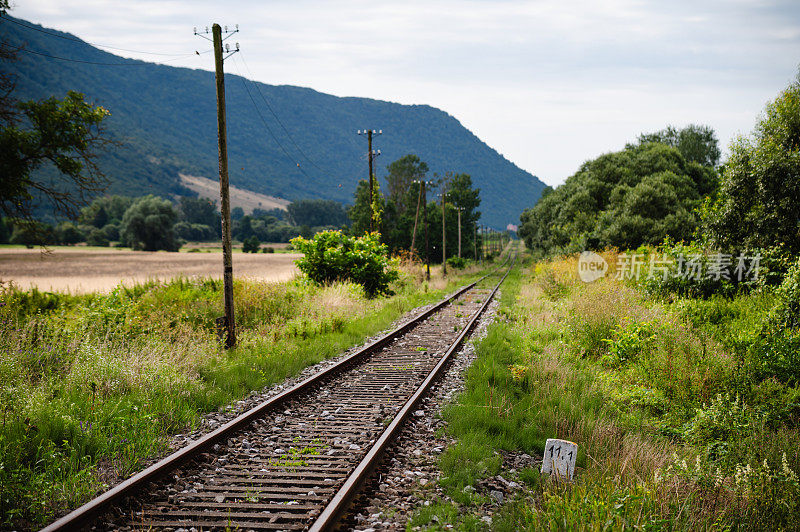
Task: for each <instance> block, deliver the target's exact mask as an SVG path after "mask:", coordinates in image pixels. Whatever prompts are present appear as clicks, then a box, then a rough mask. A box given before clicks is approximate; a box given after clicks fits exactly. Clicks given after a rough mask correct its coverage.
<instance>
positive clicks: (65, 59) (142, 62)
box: [19, 48, 211, 66]
mask: <svg viewBox="0 0 800 532" xmlns="http://www.w3.org/2000/svg"><path fill="white" fill-rule="evenodd" d="M19 51H20V52H25V53H29V54H36V55H41V56H43V57H49V58H50V59H58V60H60V61H69V62H71V63H83V64H85V65H100V66H152V65H154V64H156V63H147V62H145V61H138V60H136V59H132V60H131V61H136V62H134V63H102V62H98V61H85V60H83V59H70V58H69V57H59V56H57V55H50V54H46V53H44V52H37V51H34V50H29V49H27V48H21V49H20V50H19ZM210 51H211V50H206V51H205V52H195V54H188V55H200V54H207V53H208V52H210ZM177 59H180V58H175V59H170V60H169V61H175V60H177ZM165 62H166V61H165Z"/></svg>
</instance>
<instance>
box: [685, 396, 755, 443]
mask: <svg viewBox="0 0 800 532" xmlns="http://www.w3.org/2000/svg"><path fill="white" fill-rule="evenodd" d="M755 417H756V415H755V413H754V412H753V411H752V409H751V408H749V407H748V406H747V405H746V404H744V401H743V400H742V399H741V398H740V397H739V396H736V397H731V396H730V394H729V393H726V394H725V395H722V394H717V395H716V397H714V398H713V399H712V400H711V403H710V404H707V405H705V404H704V405H703V406H702V407H701V408H699V409H698V410H697V413H696V414H695V416H694V418H693V419H692V420H691V422H690V423H689V424H688V426H687V428H686V430H685V435H686V439H687V440H688V441H689V442H690V443H692V444H694V445H696V446H698V447H701V448H705V452H706V455H707V456H709V457H711V458H713V459H717V458H721V457H724V456H725V455H726V454H727V452H728V446H729V445H730V443H731V442H732V441H735V440H742V439H744V438H745V437H746V436H747V434H748V433H749V432H751V431H752V430H753V424H754V422H755V421H756V419H755Z"/></svg>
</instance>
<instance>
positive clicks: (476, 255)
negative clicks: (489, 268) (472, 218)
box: [475, 225, 483, 264]
mask: <svg viewBox="0 0 800 532" xmlns="http://www.w3.org/2000/svg"><path fill="white" fill-rule="evenodd" d="M478 258H479V257H478V226H477V225H476V226H475V260H478ZM481 264H483V260H482V259H481Z"/></svg>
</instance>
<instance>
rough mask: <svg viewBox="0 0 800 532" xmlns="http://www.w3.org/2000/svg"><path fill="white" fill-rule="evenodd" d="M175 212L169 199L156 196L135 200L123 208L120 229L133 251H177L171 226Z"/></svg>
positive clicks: (177, 244) (176, 215)
mask: <svg viewBox="0 0 800 532" xmlns="http://www.w3.org/2000/svg"><path fill="white" fill-rule="evenodd" d="M177 219H178V214H177V213H176V212H175V209H174V208H173V207H172V203H170V202H169V201H168V200H165V199H162V198H158V197H156V196H144V197H142V198H139V199H137V200H136V201H135V202H134V203H133V205H131V206H130V208H129V209H128V210H127V211H125V216H123V218H122V227H121V229H120V232H121V233H122V237H123V239H124V240H125V242H127V243H128V245H129V246H130V247H131V248H132V249H134V250H144V251H158V250H160V249H163V250H166V251H178V248H180V245H179V243H178V242H177V240H176V239H175V232H174V230H173V226H174V224H175V221H176V220H177Z"/></svg>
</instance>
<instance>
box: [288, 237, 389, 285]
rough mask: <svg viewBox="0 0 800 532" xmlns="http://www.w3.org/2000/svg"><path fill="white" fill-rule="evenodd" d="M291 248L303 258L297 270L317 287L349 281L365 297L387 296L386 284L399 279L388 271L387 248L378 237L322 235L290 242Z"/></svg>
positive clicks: (297, 262) (298, 262)
mask: <svg viewBox="0 0 800 532" xmlns="http://www.w3.org/2000/svg"><path fill="white" fill-rule="evenodd" d="M292 245H293V246H294V247H295V249H298V250H299V251H300V252H301V253H303V254H304V256H303V258H301V259H298V260H297V261H295V262H296V264H297V267H298V268H300V271H301V272H303V273H304V274H306V275H307V276H308V278H309V279H311V280H312V281H313V282H315V283H317V284H329V283H332V282H334V281H351V282H353V283H356V284H360V285H361V286H362V287H364V292H365V293H366V294H367V296H368V297H375V296H377V295H380V294H389V293H391V290H390V289H389V284H390V283H391V282H392V281H394V280H396V279H397V278H398V276H399V274H398V273H397V271H396V270H394V269H392V268H391V264H390V261H389V258H388V252H389V250H388V247H387V246H386V245H385V244H381V243H380V235H378V234H376V233H371V234H366V235H364V236H362V237H353V236H348V235H345V234H344V233H342V232H341V231H322V232H320V233H317V234H316V235H314V238H313V239H311V240H307V239H305V238H303V237H298V238H293V239H292Z"/></svg>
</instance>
